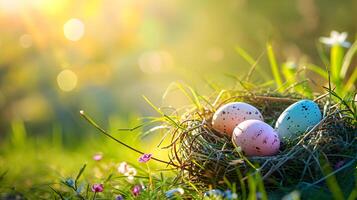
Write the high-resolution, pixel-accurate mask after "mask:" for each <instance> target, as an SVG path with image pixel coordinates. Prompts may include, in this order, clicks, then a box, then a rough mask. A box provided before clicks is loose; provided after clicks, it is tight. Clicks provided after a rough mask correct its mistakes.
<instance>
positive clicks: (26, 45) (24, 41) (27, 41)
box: [19, 34, 32, 48]
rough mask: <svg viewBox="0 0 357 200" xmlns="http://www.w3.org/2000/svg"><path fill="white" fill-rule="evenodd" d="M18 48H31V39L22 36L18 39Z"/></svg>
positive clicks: (24, 35) (26, 35)
mask: <svg viewBox="0 0 357 200" xmlns="http://www.w3.org/2000/svg"><path fill="white" fill-rule="evenodd" d="M19 43H20V46H21V47H23V48H29V47H31V46H32V37H31V35H29V34H23V35H22V36H21V37H20V39H19Z"/></svg>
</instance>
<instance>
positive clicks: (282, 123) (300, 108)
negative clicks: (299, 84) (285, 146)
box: [275, 100, 321, 140]
mask: <svg viewBox="0 0 357 200" xmlns="http://www.w3.org/2000/svg"><path fill="white" fill-rule="evenodd" d="M320 121H321V112H320V109H319V106H318V105H317V104H316V103H315V102H313V101H311V100H301V101H298V102H296V103H294V104H292V105H290V106H289V107H288V108H287V109H285V110H284V112H283V113H282V114H281V115H280V116H279V118H278V120H277V121H276V124H275V129H276V131H277V132H278V135H279V137H280V139H283V140H286V139H293V138H294V137H297V136H299V135H300V134H302V133H305V132H306V131H308V130H309V129H311V128H312V127H313V126H315V125H316V124H318V123H319V122H320Z"/></svg>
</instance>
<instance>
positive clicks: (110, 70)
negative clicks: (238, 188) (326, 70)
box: [0, 0, 357, 184]
mask: <svg viewBox="0 0 357 200" xmlns="http://www.w3.org/2000/svg"><path fill="white" fill-rule="evenodd" d="M356 9H357V1H354V0H345V1H337V0H336V1H322V0H291V1H286V0H274V1H261V0H250V1H248V0H224V1H220V3H218V1H213V0H209V1H207V0H205V1H203V0H196V1H182V0H181V1H179V0H170V1H167V0H145V1H142V0H103V1H100V0H94V1H87V0H86V1H84V0H78V1H69V0H33V1H30V0H28V1H27V0H0V145H1V147H2V148H0V149H1V151H0V164H1V167H3V168H4V169H6V168H12V167H16V166H17V164H19V163H23V164H25V163H26V164H27V168H28V169H29V170H28V171H26V173H31V170H33V171H34V172H33V173H35V174H36V173H37V174H36V175H38V176H40V173H45V172H44V171H46V170H47V169H48V168H50V169H51V170H53V169H55V170H58V171H61V169H63V168H64V166H63V165H64V163H66V165H67V166H68V165H69V166H71V165H75V166H76V167H77V166H80V164H79V163H81V162H86V160H88V159H89V160H90V159H91V156H92V154H93V153H95V152H97V151H102V152H106V153H108V154H110V153H111V155H112V157H113V159H118V160H120V159H121V157H120V156H124V153H125V152H128V151H126V150H123V149H122V148H120V147H118V146H115V145H114V143H111V142H108V141H107V140H106V139H103V137H101V136H98V135H96V133H95V132H96V131H95V130H93V129H92V128H91V127H90V126H88V124H87V123H86V122H84V121H83V120H82V119H81V118H80V116H79V110H81V109H83V110H85V111H86V112H87V113H88V114H90V115H91V116H93V117H94V118H95V119H96V120H97V121H98V123H100V124H101V125H103V126H104V127H105V128H108V129H109V130H112V131H113V132H114V133H115V131H116V129H117V128H131V127H134V126H136V125H138V124H140V123H141V121H140V120H139V117H141V116H149V115H154V114H155V113H154V111H153V109H152V108H151V107H150V106H149V105H148V104H147V103H146V102H145V101H144V100H143V98H142V95H145V96H146V97H148V98H149V99H150V100H151V101H152V102H153V103H154V104H156V105H159V106H169V105H170V106H174V107H180V106H182V105H184V104H186V103H187V101H186V100H185V98H184V97H181V96H179V95H177V94H172V95H168V96H167V98H165V99H162V94H163V93H164V92H165V90H166V88H167V87H168V86H169V84H170V83H172V82H173V81H179V82H182V83H187V84H189V85H191V86H192V87H193V88H195V89H196V90H197V91H199V92H200V93H201V94H209V93H210V91H211V90H210V86H209V84H208V83H214V84H217V85H220V86H221V87H230V86H231V85H234V81H235V80H233V79H231V78H230V75H234V76H238V77H239V76H242V75H244V74H246V73H247V71H248V70H249V67H250V65H249V64H248V63H246V62H245V61H244V60H243V59H242V58H241V57H239V56H238V54H237V52H236V51H235V47H236V46H239V47H241V48H243V49H245V50H246V51H247V52H249V53H251V54H252V55H253V56H254V57H255V58H257V57H258V56H259V55H260V54H262V53H263V52H264V49H265V44H266V42H267V41H272V43H273V46H274V48H275V50H276V52H277V58H278V60H279V61H281V62H284V61H293V62H296V63H299V62H300V61H301V60H304V61H309V62H313V63H316V64H319V65H322V64H321V61H320V58H319V55H318V52H317V50H316V45H317V43H318V38H319V37H320V36H328V35H329V33H330V31H331V30H338V31H346V32H348V33H349V34H350V35H349V38H348V40H350V41H353V40H354V34H355V33H356V32H357V26H356V20H355V19H356V17H355V12H356ZM261 62H262V63H263V64H262V65H261V66H268V65H264V63H266V62H267V61H266V59H262V61H261ZM262 72H264V73H262ZM262 74H264V76H262ZM311 76H313V74H311ZM254 79H255V81H256V82H257V83H263V82H264V81H265V80H270V79H272V75H271V72H270V69H269V68H268V67H267V68H266V69H265V68H261V69H260V73H257V74H255V75H254ZM315 81H316V82H317V83H319V79H315ZM321 81H322V80H321ZM321 84H323V83H321ZM318 89H319V88H317V90H318ZM137 132H140V130H138V131H137ZM117 136H118V137H121V138H123V139H124V140H126V141H128V142H129V143H133V144H137V145H139V148H140V149H144V150H147V149H150V148H151V147H152V146H154V144H151V143H155V142H151V141H155V138H154V140H152V139H151V140H150V141H138V140H139V139H138V138H137V137H136V136H135V134H134V133H130V132H124V133H121V134H120V133H119V134H118V135H117ZM30 142H31V145H32V146H31V147H29V146H26V144H27V145H30V144H29V143H30ZM148 142H150V145H149V144H148ZM16 145H17V147H18V148H11V150H10V146H16ZM109 146H111V150H108V149H109ZM20 147H23V148H24V149H23V150H21V148H20ZM55 147H56V149H55V150H51V149H53V148H55ZM57 147H58V148H57ZM15 149H16V151H21V152H26V153H25V154H24V153H16V152H14V151H15ZM19 149H20V150H19ZM30 149H32V150H30ZM33 149H35V150H33ZM9 151H11V152H9ZM107 151H108V152H107ZM123 152H124V153H123ZM8 155H11V156H8ZM66 155H68V156H66ZM109 157H110V156H109ZM118 157H119V158H118ZM26 159H27V160H26ZM135 159H136V157H135ZM48 160H52V161H48ZM31 163H32V164H33V163H46V164H44V165H43V166H44V167H43V169H42V168H40V169H39V167H32V168H34V169H31V165H32V164H31ZM15 169H16V168H15ZM22 169H23V168H21V167H19V169H18V171H17V172H19V173H20V172H21V170H22ZM74 169H77V168H74ZM11 173H14V174H16V172H11ZM26 173H25V172H21V174H20V175H16V176H15V175H14V177H15V178H14V179H16V180H20V178H19V177H26ZM29 184H31V183H29Z"/></svg>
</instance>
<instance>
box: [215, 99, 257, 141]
mask: <svg viewBox="0 0 357 200" xmlns="http://www.w3.org/2000/svg"><path fill="white" fill-rule="evenodd" d="M248 119H257V120H263V116H262V114H261V113H260V112H259V110H258V109H257V108H255V107H254V106H252V105H249V104H247V103H243V102H232V103H228V104H225V105H223V106H221V107H220V108H219V109H218V110H217V111H216V112H215V113H214V115H213V118H212V127H213V128H214V129H215V130H216V131H218V132H220V133H222V134H226V135H229V136H231V135H232V133H233V130H234V128H235V127H236V126H237V125H238V124H240V123H241V122H243V121H245V120H248Z"/></svg>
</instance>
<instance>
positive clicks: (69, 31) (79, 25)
mask: <svg viewBox="0 0 357 200" xmlns="http://www.w3.org/2000/svg"><path fill="white" fill-rule="evenodd" d="M84 31H85V29H84V24H83V22H82V21H81V20H79V19H76V18H72V19H70V20H68V21H67V22H66V23H65V24H64V25H63V32H64V36H65V37H66V38H67V39H68V40H71V41H78V40H80V39H81V38H82V37H83V35H84Z"/></svg>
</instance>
